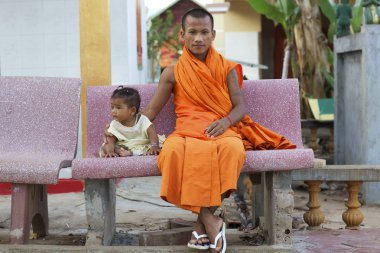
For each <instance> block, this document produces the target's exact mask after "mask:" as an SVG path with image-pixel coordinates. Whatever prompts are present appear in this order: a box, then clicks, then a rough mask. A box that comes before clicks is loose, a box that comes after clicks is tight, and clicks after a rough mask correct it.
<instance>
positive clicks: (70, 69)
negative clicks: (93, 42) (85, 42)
mask: <svg viewBox="0 0 380 253" xmlns="http://www.w3.org/2000/svg"><path fill="white" fill-rule="evenodd" d="M79 57H80V51H79V4H78V0H0V68H1V69H0V75H2V76H5V75H12V76H62V77H80V58H79Z"/></svg>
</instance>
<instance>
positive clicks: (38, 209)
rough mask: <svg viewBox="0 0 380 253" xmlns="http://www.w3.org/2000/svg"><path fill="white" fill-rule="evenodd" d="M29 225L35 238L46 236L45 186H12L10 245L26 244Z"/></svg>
mask: <svg viewBox="0 0 380 253" xmlns="http://www.w3.org/2000/svg"><path fill="white" fill-rule="evenodd" d="M30 224H32V225H33V232H34V234H35V235H36V236H37V237H40V236H46V234H47V231H48V227H49V223H48V207H47V191H46V185H28V184H12V203H11V232H10V243H11V244H25V243H27V242H28V240H29V234H30Z"/></svg>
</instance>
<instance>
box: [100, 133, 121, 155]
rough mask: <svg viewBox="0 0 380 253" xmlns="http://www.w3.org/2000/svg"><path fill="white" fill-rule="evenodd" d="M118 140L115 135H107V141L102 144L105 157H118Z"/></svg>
mask: <svg viewBox="0 0 380 253" xmlns="http://www.w3.org/2000/svg"><path fill="white" fill-rule="evenodd" d="M116 141H117V139H116V137H115V136H105V142H104V144H103V146H102V151H103V154H104V157H118V154H117V153H116V152H115V146H116Z"/></svg>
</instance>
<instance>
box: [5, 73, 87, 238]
mask: <svg viewBox="0 0 380 253" xmlns="http://www.w3.org/2000/svg"><path fill="white" fill-rule="evenodd" d="M80 89H81V81H80V79H79V78H55V77H0V125H1V134H0V143H1V145H0V182H4V183H11V184H12V190H11V194H12V200H11V201H12V203H11V229H10V242H11V243H12V244H23V243H27V242H28V240H29V233H30V225H32V226H33V232H34V233H35V234H36V235H37V236H45V235H46V234H47V233H48V226H49V223H48V210H47V208H48V206H47V184H57V183H58V175H59V170H60V169H61V168H64V167H68V166H70V165H71V161H72V160H73V159H74V157H75V154H76V147H77V138H78V125H79V110H80V106H79V105H80Z"/></svg>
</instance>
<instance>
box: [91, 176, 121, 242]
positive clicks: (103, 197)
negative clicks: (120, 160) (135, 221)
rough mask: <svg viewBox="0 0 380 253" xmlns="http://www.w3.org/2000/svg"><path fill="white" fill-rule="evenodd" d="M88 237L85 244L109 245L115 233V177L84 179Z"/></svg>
mask: <svg viewBox="0 0 380 253" xmlns="http://www.w3.org/2000/svg"><path fill="white" fill-rule="evenodd" d="M84 193H85V198H86V215H87V223H88V229H89V233H88V238H87V241H86V245H101V244H102V245H110V244H111V242H112V239H113V237H114V234H115V230H116V228H115V204H116V187H115V179H87V180H86V181H85V191H84Z"/></svg>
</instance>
